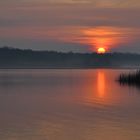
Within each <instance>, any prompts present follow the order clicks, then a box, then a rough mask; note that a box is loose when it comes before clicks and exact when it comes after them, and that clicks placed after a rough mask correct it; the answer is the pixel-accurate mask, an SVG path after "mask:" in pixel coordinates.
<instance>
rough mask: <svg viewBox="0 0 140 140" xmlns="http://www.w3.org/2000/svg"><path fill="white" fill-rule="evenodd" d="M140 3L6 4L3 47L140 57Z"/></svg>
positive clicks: (24, 0) (49, 0) (32, 0)
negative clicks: (131, 53) (134, 55)
mask: <svg viewBox="0 0 140 140" xmlns="http://www.w3.org/2000/svg"><path fill="white" fill-rule="evenodd" d="M139 13H140V0H4V1H0V46H1V47H2V46H11V47H16V48H23V49H34V50H55V51H62V52H70V51H73V52H93V51H96V50H97V49H98V48H100V47H103V48H105V49H106V50H107V51H108V52H137V53H140V14H139Z"/></svg>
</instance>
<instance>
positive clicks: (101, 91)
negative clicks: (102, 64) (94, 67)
mask: <svg viewBox="0 0 140 140" xmlns="http://www.w3.org/2000/svg"><path fill="white" fill-rule="evenodd" d="M105 83H106V81H105V74H104V72H102V71H99V72H98V74H97V92H98V95H99V97H101V98H103V97H104V96H105V86H106V85H105Z"/></svg>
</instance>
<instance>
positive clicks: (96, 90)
mask: <svg viewBox="0 0 140 140" xmlns="http://www.w3.org/2000/svg"><path fill="white" fill-rule="evenodd" d="M122 72H128V71H127V70H0V140H140V89H137V88H135V87H134V88H133V87H127V86H125V87H123V86H120V85H119V84H118V83H117V82H116V81H115V79H116V78H117V76H118V75H119V74H120V73H122Z"/></svg>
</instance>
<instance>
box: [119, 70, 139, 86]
mask: <svg viewBox="0 0 140 140" xmlns="http://www.w3.org/2000/svg"><path fill="white" fill-rule="evenodd" d="M118 81H119V82H120V84H128V85H136V86H140V70H137V71H136V72H133V73H129V74H121V75H120V76H119V78H118Z"/></svg>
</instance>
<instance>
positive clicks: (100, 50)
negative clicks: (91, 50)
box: [97, 48, 106, 54]
mask: <svg viewBox="0 0 140 140" xmlns="http://www.w3.org/2000/svg"><path fill="white" fill-rule="evenodd" d="M105 52H106V50H105V48H99V49H98V50H97V53H98V54H104V53H105Z"/></svg>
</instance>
